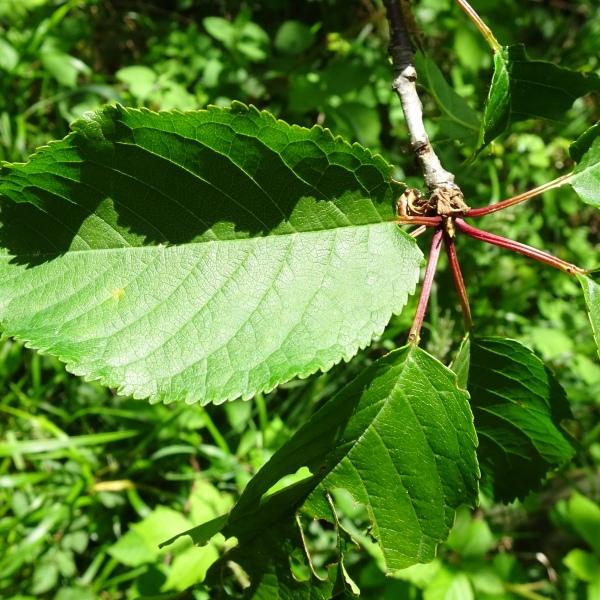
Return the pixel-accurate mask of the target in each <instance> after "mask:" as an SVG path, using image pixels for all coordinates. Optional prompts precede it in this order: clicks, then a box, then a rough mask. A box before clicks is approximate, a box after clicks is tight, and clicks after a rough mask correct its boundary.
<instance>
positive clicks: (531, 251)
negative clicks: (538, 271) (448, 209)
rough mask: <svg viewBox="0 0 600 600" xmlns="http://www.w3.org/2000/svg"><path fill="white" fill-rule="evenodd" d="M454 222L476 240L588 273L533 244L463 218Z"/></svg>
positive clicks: (572, 271)
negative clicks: (485, 229) (466, 221)
mask: <svg viewBox="0 0 600 600" xmlns="http://www.w3.org/2000/svg"><path fill="white" fill-rule="evenodd" d="M454 222H455V225H456V228H457V229H458V230H459V231H462V232H463V233H465V234H466V235H468V236H469V237H472V238H474V239H476V240H480V241H482V242H486V243H488V244H493V245H494V246H500V247H501V248H506V249H507V250H512V251H513V252H518V253H519V254H523V255H524V256H529V257H530V258H534V259H535V260H537V261H540V262H543V263H545V264H547V265H550V266H551V267H554V268H555V269H559V270H560V271H563V272H564V273H568V274H569V275H576V274H581V275H585V274H586V273H587V271H586V270H585V269H581V268H580V267H577V266H575V265H573V264H571V263H569V262H567V261H565V260H562V259H560V258H557V257H556V256H553V255H552V254H550V253H548V252H544V251H543V250H538V249H537V248H532V247H531V246H527V245H526V244H521V243H520V242H516V241H515V240H511V239H508V238H505V237H501V236H499V235H495V234H494V233H490V232H489V231H483V230H482V229H477V228H476V227H473V226H471V225H469V224H468V223H465V221H464V220H463V219H460V218H457V219H455V221H454Z"/></svg>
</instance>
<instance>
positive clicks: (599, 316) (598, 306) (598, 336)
mask: <svg viewBox="0 0 600 600" xmlns="http://www.w3.org/2000/svg"><path fill="white" fill-rule="evenodd" d="M596 274H597V273H596ZM578 279H579V282H580V283H581V287H582V288H583V296H584V298H585V303H586V306H587V309H588V315H589V317H590V323H591V325H592V331H593V333H594V339H595V340H596V346H598V354H599V355H600V285H598V283H597V282H596V281H594V279H592V277H584V276H583V275H578Z"/></svg>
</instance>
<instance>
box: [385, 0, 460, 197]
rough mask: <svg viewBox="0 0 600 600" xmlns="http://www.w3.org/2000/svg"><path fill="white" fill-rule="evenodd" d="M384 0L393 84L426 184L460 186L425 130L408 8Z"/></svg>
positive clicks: (392, 0)
mask: <svg viewBox="0 0 600 600" xmlns="http://www.w3.org/2000/svg"><path fill="white" fill-rule="evenodd" d="M384 4H385V7H386V11H387V18H388V22H389V26H390V46H389V54H390V57H391V59H392V64H393V68H394V81H393V83H392V87H393V89H394V90H395V91H396V93H397V94H398V97H399V98H400V102H401V103H402V109H403V110H404V118H405V119H406V126H407V127H408V133H409V135H410V144H411V147H412V149H413V152H414V153H415V155H416V156H417V158H418V159H419V162H420V164H421V169H422V170H423V176H424V178H425V184H426V185H427V187H428V188H429V189H430V190H435V189H436V188H439V187H442V188H443V187H448V188H452V189H457V186H456V185H455V183H454V175H453V174H452V173H450V172H448V171H446V169H444V168H443V167H442V165H441V163H440V159H439V158H438V156H437V154H436V153H435V151H434V150H433V148H432V146H431V143H430V142H429V137H428V135H427V132H426V131H425V125H424V124H423V106H422V104H421V100H420V99H419V95H418V94H417V86H416V81H417V71H416V69H415V66H414V64H413V50H412V44H411V40H410V34H409V30H408V27H407V24H406V21H405V18H404V12H403V10H402V7H401V6H400V2H399V1H398V0H384ZM407 4H408V3H407ZM405 10H408V6H406V7H405Z"/></svg>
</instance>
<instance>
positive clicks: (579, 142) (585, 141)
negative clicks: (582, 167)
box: [569, 123, 600, 162]
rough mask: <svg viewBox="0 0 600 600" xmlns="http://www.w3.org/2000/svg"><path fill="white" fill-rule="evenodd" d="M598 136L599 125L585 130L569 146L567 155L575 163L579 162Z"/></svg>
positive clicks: (599, 134) (599, 131)
mask: <svg viewBox="0 0 600 600" xmlns="http://www.w3.org/2000/svg"><path fill="white" fill-rule="evenodd" d="M599 136H600V123H596V124H595V125H592V126H591V127H589V128H588V129H586V130H585V131H584V132H583V133H582V134H581V135H580V136H579V137H578V138H577V139H576V140H575V141H574V142H573V143H572V144H571V145H570V146H569V154H570V155H571V158H572V159H573V160H574V161H575V162H579V161H580V160H581V159H582V158H583V155H584V154H585V153H586V152H587V151H588V150H589V149H590V146H591V145H592V143H593V142H594V140H595V139H596V138H597V137H599Z"/></svg>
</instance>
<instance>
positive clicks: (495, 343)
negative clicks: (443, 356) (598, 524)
mask: <svg viewBox="0 0 600 600" xmlns="http://www.w3.org/2000/svg"><path fill="white" fill-rule="evenodd" d="M453 368H454V370H455V372H456V373H457V374H458V377H459V381H460V383H461V384H462V385H464V384H465V383H466V382H467V381H468V385H467V387H468V390H469V393H470V394H471V407H472V409H473V414H474V415H475V428H476V429H477V435H478V437H479V448H478V452H477V454H478V457H479V463H480V465H481V471H482V487H483V489H485V490H487V491H488V492H490V493H491V494H492V495H493V496H494V498H496V499H497V500H499V501H503V502H511V501H512V500H514V499H515V498H522V497H524V496H525V495H526V494H527V493H528V492H529V491H531V490H533V489H536V488H537V487H539V485H540V484H541V482H542V480H543V478H544V477H545V476H546V474H547V473H548V472H549V471H551V470H552V469H556V468H558V467H560V466H562V465H563V464H565V463H566V462H568V461H569V460H570V459H571V458H572V457H573V454H574V448H573V446H572V443H571V441H570V439H569V437H568V435H567V434H566V432H565V431H564V430H563V429H562V428H561V421H562V420H563V419H569V418H571V412H570V409H569V406H568V403H567V400H566V397H565V393H564V391H563V389H562V388H561V387H560V384H559V383H558V381H557V380H556V378H555V377H554V375H553V374H552V373H551V372H550V371H549V370H548V369H547V368H546V367H545V366H544V363H543V362H542V361H541V359H540V358H538V357H537V356H536V355H535V354H534V353H533V352H532V351H531V350H529V349H528V348H527V347H525V346H523V344H521V343H519V342H517V341H515V340H510V339H506V338H500V337H484V338H474V339H472V340H467V341H466V342H463V345H462V347H461V350H460V353H459V355H458V357H457V360H456V361H455V363H454V365H453Z"/></svg>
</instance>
